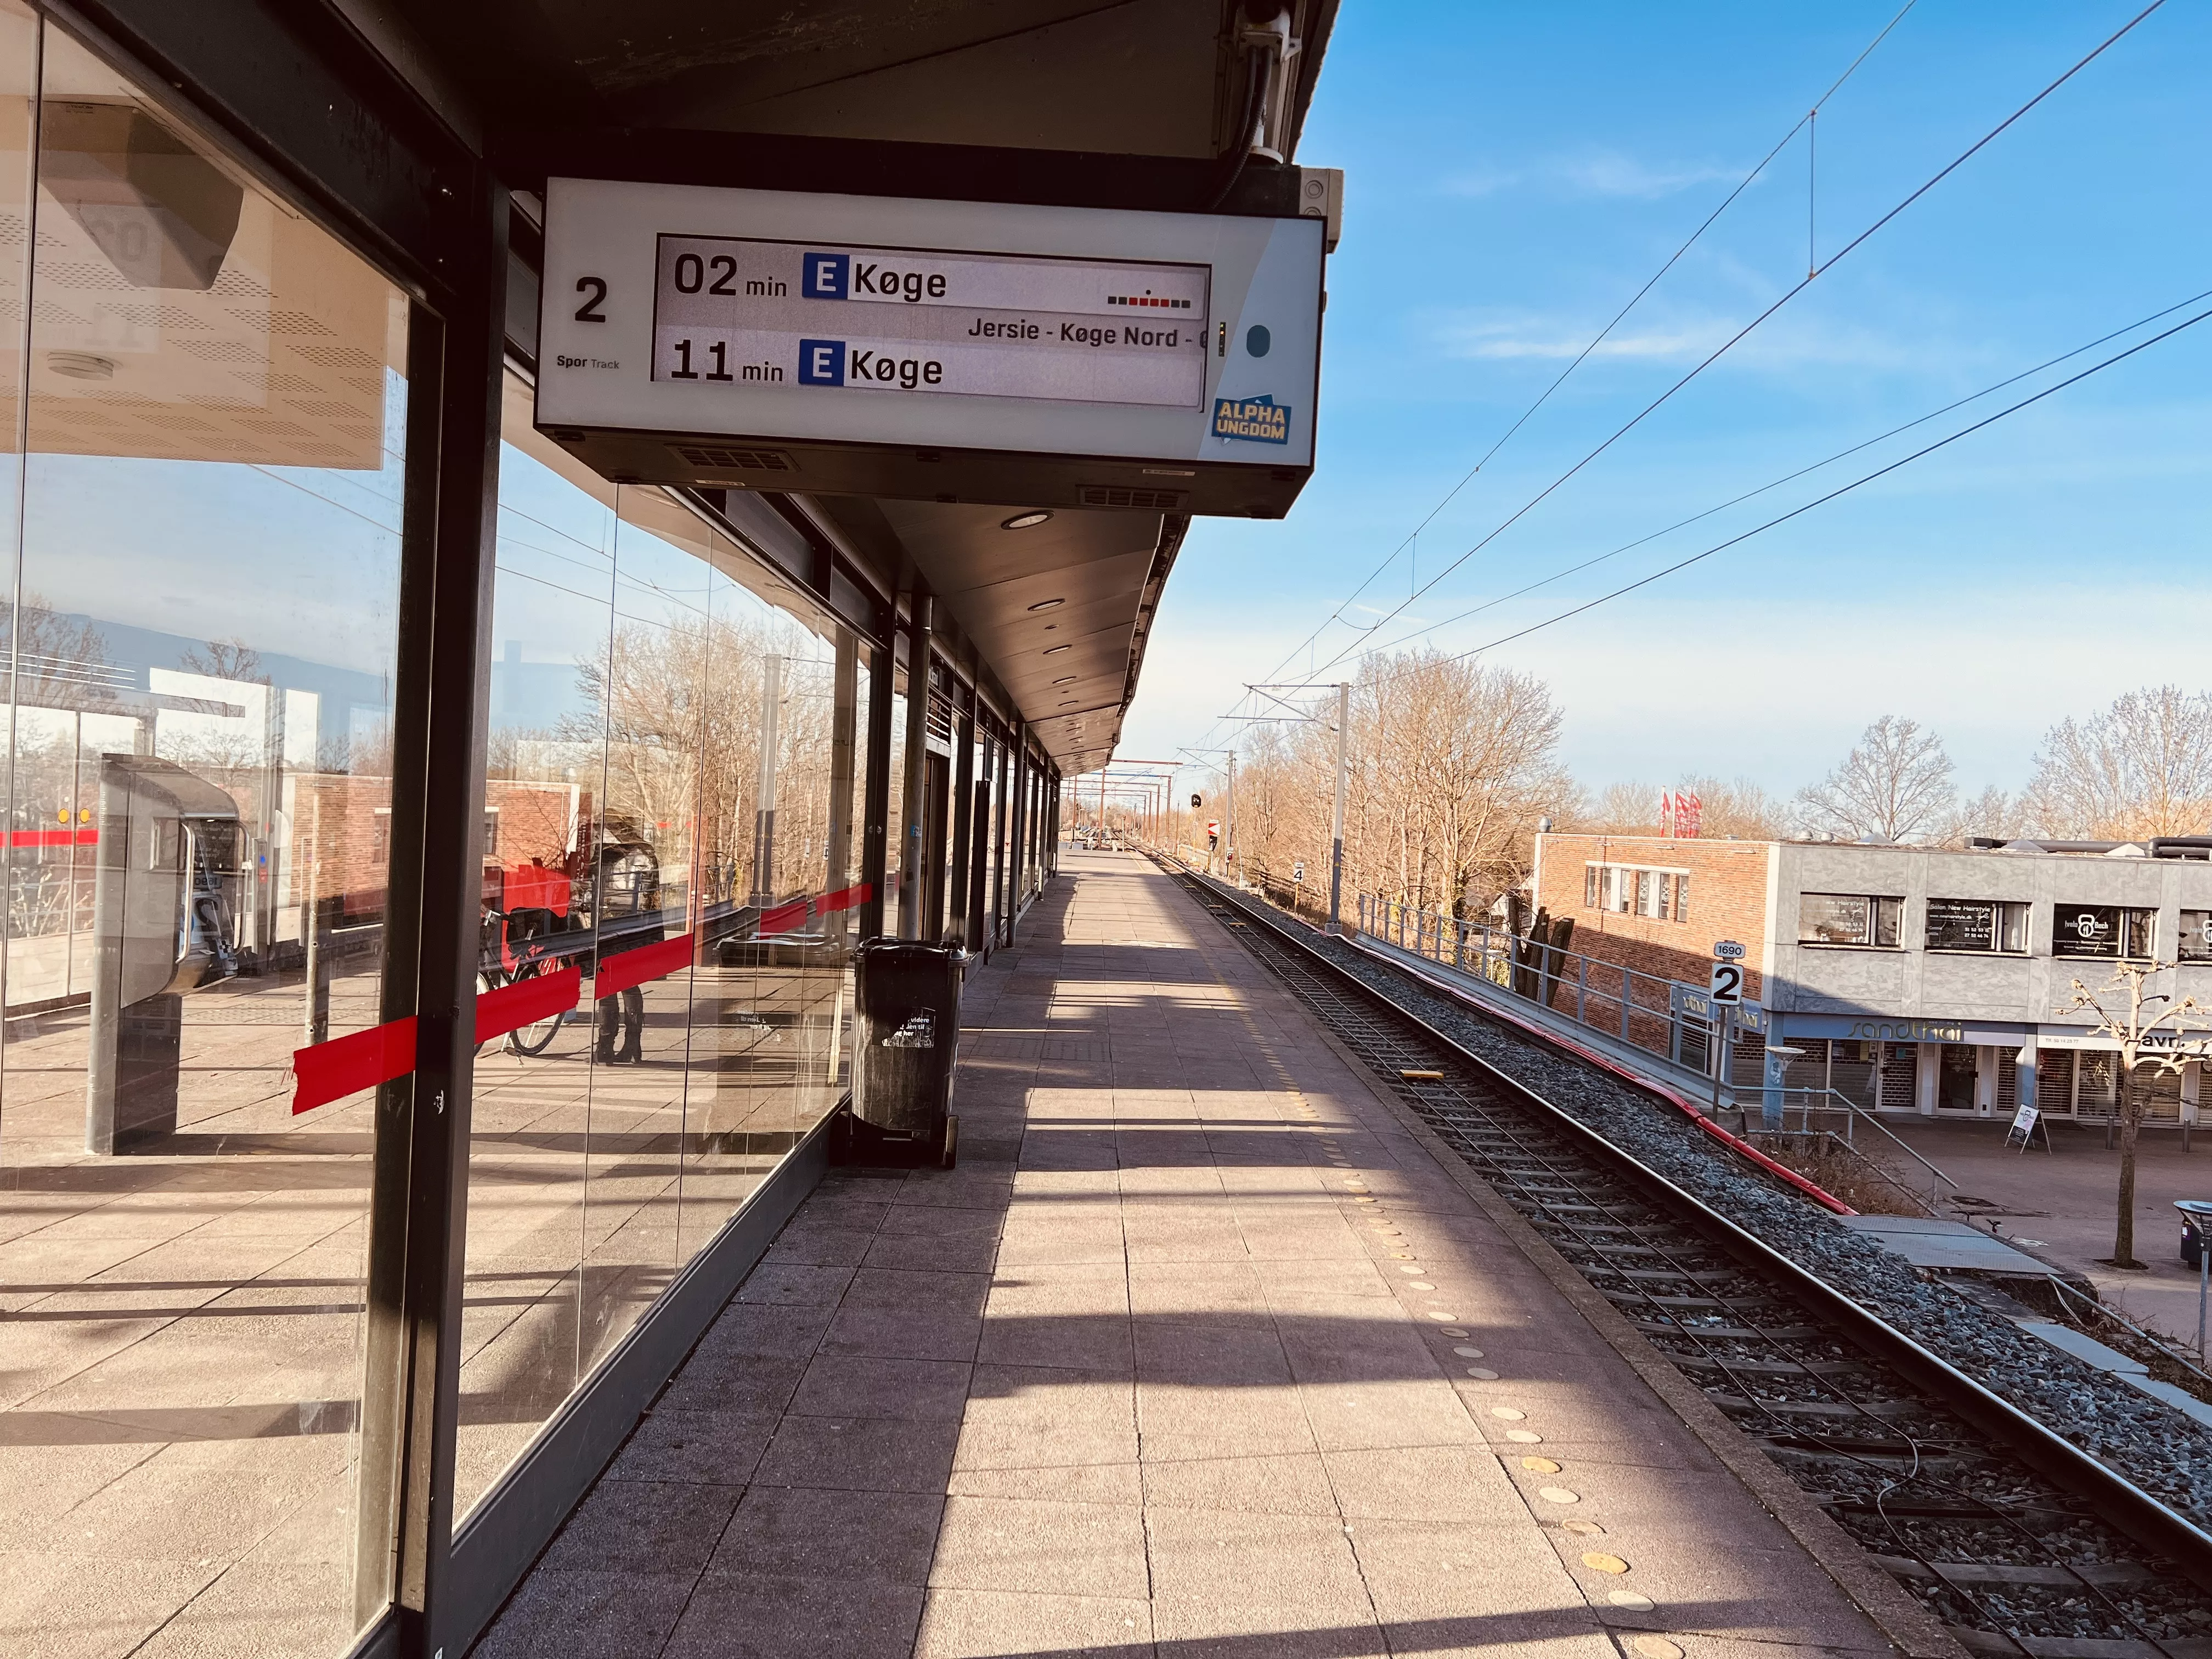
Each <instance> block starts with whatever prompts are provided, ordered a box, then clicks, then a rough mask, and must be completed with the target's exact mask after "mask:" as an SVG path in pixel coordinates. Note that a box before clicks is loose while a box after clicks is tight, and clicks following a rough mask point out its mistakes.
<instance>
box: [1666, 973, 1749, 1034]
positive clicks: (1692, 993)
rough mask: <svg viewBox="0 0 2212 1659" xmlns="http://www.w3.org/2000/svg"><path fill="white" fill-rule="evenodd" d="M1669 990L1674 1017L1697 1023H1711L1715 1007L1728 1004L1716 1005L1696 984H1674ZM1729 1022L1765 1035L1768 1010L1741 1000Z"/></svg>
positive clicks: (1734, 1025)
mask: <svg viewBox="0 0 2212 1659" xmlns="http://www.w3.org/2000/svg"><path fill="white" fill-rule="evenodd" d="M1716 1006H1726V1005H1716V1004H1715V1003H1714V1001H1713V1000H1712V998H1711V996H1710V995H1709V994H1707V993H1705V992H1704V991H1701V990H1699V988H1698V987H1696V986H1694V985H1672V986H1669V987H1668V1007H1669V1009H1670V1010H1671V1011H1672V1012H1673V1013H1674V1017H1675V1018H1678V1019H1684V1020H1689V1021H1691V1022H1692V1023H1694V1024H1702V1025H1710V1024H1712V1023H1713V1011H1714V1008H1715V1007H1716ZM1729 1024H1730V1025H1731V1026H1733V1027H1734V1028H1735V1030H1739V1031H1745V1032H1748V1033H1750V1034H1751V1035H1753V1036H1765V1035H1766V1031H1767V1018H1766V1010H1765V1009H1764V1008H1762V1007H1761V1006H1759V1004H1757V1003H1755V1002H1740V1003H1738V1004H1736V1005H1735V1011H1734V1013H1733V1015H1732V1017H1731V1018H1730V1019H1729Z"/></svg>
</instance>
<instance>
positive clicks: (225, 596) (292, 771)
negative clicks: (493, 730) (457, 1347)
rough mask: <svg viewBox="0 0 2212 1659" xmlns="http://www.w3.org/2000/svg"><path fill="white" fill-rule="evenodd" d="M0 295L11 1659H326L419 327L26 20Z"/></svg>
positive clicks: (338, 257) (358, 1344) (341, 1635)
mask: <svg viewBox="0 0 2212 1659" xmlns="http://www.w3.org/2000/svg"><path fill="white" fill-rule="evenodd" d="M34 79H35V82H36V86H35V93H36V103H35V107H34V104H33V92H34V84H33V83H34ZM34 115H35V120H34V119H33V117H34ZM34 131H35V132H36V133H37V134H38V136H39V137H38V153H37V155H36V156H35V157H33V156H32V155H30V154H29V153H28V146H29V142H30V136H31V134H32V133H33V132H34ZM34 179H35V182H33V180H34ZM26 301H27V302H28V307H29V315H28V318H27V327H26V319H25V316H24V307H25V304H26ZM0 312H4V313H5V320H6V328H5V330H4V335H5V340H6V343H5V345H4V346H3V347H0V387H4V398H5V402H6V404H7V418H6V422H5V425H4V427H0V432H4V434H5V438H4V441H5V442H6V443H7V444H8V446H9V447H10V448H11V449H12V448H13V447H14V445H15V434H16V432H17V431H18V416H19V414H20V416H21V430H22V432H23V433H24V434H25V436H26V443H25V449H26V451H27V453H23V454H20V455H18V454H12V453H11V454H9V455H8V456H7V457H6V458H5V464H4V465H0V477H4V479H5V484H4V490H5V494H6V496H7V501H6V502H5V505H4V507H0V524H4V525H5V526H6V527H7V528H6V534H7V535H8V537H9V543H8V544H7V546H6V548H5V557H6V561H7V564H8V567H9V568H8V572H7V578H6V586H5V588H4V590H0V592H4V608H5V612H6V631H5V636H4V642H5V648H6V650H7V653H8V657H7V665H8V669H9V678H8V690H9V698H10V704H11V708H10V711H9V714H10V718H9V746H8V751H7V760H8V766H7V777H6V788H7V820H6V832H7V881H8V885H7V903H6V908H5V939H4V957H0V960H4V986H5V992H4V997H5V1005H6V1006H5V1015H6V1018H5V1021H4V1024H0V1306H4V1308H5V1310H6V1314H5V1316H4V1317H0V1538H4V1540H5V1543H4V1546H0V1548H4V1552H5V1553H4V1556H0V1651H5V1652H9V1653H17V1652H21V1653H31V1652H40V1653H59V1652H64V1651H67V1652H79V1651H82V1652H102V1653H108V1652H112V1653H123V1652H132V1653H144V1654H156V1653H170V1652H186V1651H190V1652H222V1653H247V1652H252V1653H256V1654H271V1655H280V1654H328V1653H334V1652H337V1651H341V1650H343V1648H344V1647H345V1646H346V1644H348V1642H349V1639H350V1638H351V1635H352V1632H353V1630H354V1628H355V1622H356V1621H355V1616H354V1609H355V1598H354V1593H353V1586H352V1562H353V1553H354V1537H353V1524H354V1523H353V1508H354V1490H353V1489H354V1483H355V1464H356V1454H357V1446H356V1424H357V1422H358V1419H359V1415H360V1405H361V1398H362V1383H361V1379H362V1327H363V1313H362V1307H363V1300H364V1297H363V1271H364V1247H365V1243H366V1231H367V1211H368V1181H369V1151H370V1141H371V1133H372V1121H371V1119H372V1104H373V1100H372V1097H369V1096H368V1095H362V1096H360V1097H356V1098H355V1099H353V1100H351V1101H349V1102H346V1103H340V1104H338V1105H336V1106H333V1107H331V1109H328V1110H326V1111H325V1112H323V1113H321V1114H319V1115H317V1116H316V1117H314V1118H312V1119H298V1120H295V1118H294V1117H293V1115H291V1112H290V1110H289V1100H290V1094H291V1077H290V1068H291V1062H292V1054H293V1051H294V1050H295V1048H300V1047H301V1046H303V1045H304V1044H306V1043H308V1042H315V1041H319V1040H320V1039H322V1038H324V1037H327V1036H340V1035H343V1034H344V1033H346V1032H349V1031H353V1030H361V1029H363V1028H365V1027H367V1026H369V1025H373V1024H376V1023H377V1022H378V1020H379V1019H380V1018H381V1016H380V1012H379V999H380V990H381V984H382V972H383V962H382V956H383V945H384V935H385V920H386V918H385V904H386V858H387V846H388V841H389V835H388V832H389V829H390V823H389V817H388V810H389V805H390V801H391V768H392V760H391V756H392V707H393V704H392V693H393V680H394V674H395V668H396V642H397V641H396V634H397V600H398V575H399V548H400V536H399V522H400V497H401V482H402V475H403V471H404V458H403V456H402V453H401V449H402V446H403V440H404V409H405V401H406V386H405V384H404V380H403V378H402V370H403V368H404V362H405V356H404V353H405V339H406V335H405V331H406V318H407V311H406V307H405V305H404V301H403V299H402V296H401V295H399V294H398V292H397V291H396V290H395V289H393V288H392V286H391V285H390V284H389V283H387V282H386V281H385V280H384V279H383V278H382V277H381V276H380V275H379V274H378V273H377V272H376V271H375V270H373V269H371V268H370V267H369V266H368V264H365V263H363V262H362V260H361V259H360V258H357V257H356V256H355V255H354V254H353V253H351V252H349V251H348V250H347V249H346V248H344V247H343V246H341V245H340V244H339V243H338V242H337V241H336V240H333V239H332V238H331V236H329V235H328V234H325V232H324V231H322V230H321V229H319V228H317V227H316V226H315V225H314V224H313V223H312V222H309V221H307V219H305V218H303V217H302V216H301V214H300V213H299V212H298V211H297V210H295V208H294V207H292V206H291V205H290V204H288V203H286V202H284V201H282V200H280V199H278V198H277V197H274V196H272V195H270V194H269V193H267V192H266V191H263V190H262V189H260V188H258V187H257V186H256V185H254V184H253V183H252V181H251V180H250V179H249V178H248V177H247V175H246V174H245V173H243V172H242V171H241V170H240V168H239V167H237V166H236V165H235V164H234V162H233V161H231V160H230V159H229V158H228V156H226V155H220V154H217V153H216V152H214V151H213V150H211V149H209V148H208V147H206V146H205V145H204V144H203V143H200V142H199V141H197V139H196V138H194V137H192V136H191V133H190V132H189V131H187V129H185V127H184V126H182V125H179V123H178V122H177V121H176V120H175V118H173V116H172V115H170V114H169V113H167V112H165V111H164V109H163V108H162V106H161V105H160V104H159V103H158V102H157V101H156V100H155V99H154V97H153V96H152V94H151V93H150V92H149V90H148V89H146V88H140V87H138V86H136V85H134V84H132V83H131V82H129V81H128V80H126V79H125V78H124V77H122V76H119V75H118V74H117V73H116V72H115V71H113V70H110V69H109V68H107V67H106V65H105V64H103V63H102V62H100V60H99V59H98V58H94V56H93V55H92V54H91V53H90V52H88V51H86V50H85V49H84V48H83V47H82V46H79V45H78V44H77V43H76V42H75V41H73V40H71V39H70V37H69V36H68V35H67V34H66V33H64V32H63V31H62V30H61V29H60V28H58V27H53V26H51V25H49V26H46V27H44V28H43V29H41V28H40V26H39V25H38V24H37V23H35V22H34V21H33V19H32V17H31V16H30V15H28V14H27V12H25V11H24V10H23V9H21V7H20V6H17V5H15V4H12V3H9V4H4V5H0ZM23 339H27V343H28V353H27V357H26V356H25V355H24V354H23V353H22V352H21V350H20V349H18V342H19V340H23ZM19 507H20V517H19V512H18V508H19ZM19 523H20V526H21V532H20V544H18V542H17V540H16V536H17V526H18V524H19Z"/></svg>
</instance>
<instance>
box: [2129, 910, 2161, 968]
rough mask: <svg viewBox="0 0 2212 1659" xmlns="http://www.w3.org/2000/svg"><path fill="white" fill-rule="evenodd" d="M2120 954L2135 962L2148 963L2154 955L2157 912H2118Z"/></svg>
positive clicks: (2156, 936) (2156, 935)
mask: <svg viewBox="0 0 2212 1659" xmlns="http://www.w3.org/2000/svg"><path fill="white" fill-rule="evenodd" d="M2120 935H2121V938H2120V954H2121V955H2122V956H2124V957H2128V958H2130V960H2131V961H2136V962H2148V961H2149V960H2150V959H2151V958H2152V957H2153V956H2154V954H2155V953H2156V948H2157V940H2158V912H2157V911H2155V910H2123V911H2121V912H2120Z"/></svg>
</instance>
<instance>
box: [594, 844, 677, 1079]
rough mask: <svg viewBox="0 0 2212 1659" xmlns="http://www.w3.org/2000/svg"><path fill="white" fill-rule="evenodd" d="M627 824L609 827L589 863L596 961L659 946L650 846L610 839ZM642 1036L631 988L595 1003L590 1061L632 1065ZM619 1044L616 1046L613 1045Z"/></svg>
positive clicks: (638, 996)
mask: <svg viewBox="0 0 2212 1659" xmlns="http://www.w3.org/2000/svg"><path fill="white" fill-rule="evenodd" d="M627 829H629V826H628V825H627V824H623V823H619V822H614V823H609V824H608V825H607V830H608V833H609V836H610V839H608V840H606V841H604V842H602V843H601V845H600V848H599V857H598V859H597V860H595V862H596V863H597V865H598V866H599V879H598V882H597V891H596V893H595V895H594V897H595V900H596V902H597V908H598V913H599V914H598V915H597V917H596V920H597V921H598V923H599V962H600V963H602V964H604V963H605V962H606V961H607V960H608V959H609V958H610V957H616V956H619V955H620V954H621V953H622V952H623V951H635V950H636V949H637V948H638V947H639V946H640V945H658V944H659V943H660V940H661V937H662V933H663V929H662V928H661V927H660V926H659V911H660V864H659V860H657V859H656V858H654V857H653V848H651V847H650V846H648V845H647V844H645V843H644V842H642V840H639V841H614V840H612V839H611V836H613V835H615V834H618V833H620V832H622V831H623V830H627ZM644 1035H645V993H644V992H643V991H641V990H640V989H639V988H638V987H636V986H635V985H633V986H631V987H629V989H627V990H624V991H618V992H617V993H616V994H614V995H612V996H605V997H601V998H600V999H599V1042H598V1044H597V1046H596V1047H595V1048H593V1050H592V1054H593V1057H594V1058H595V1059H597V1060H599V1061H600V1062H601V1063H602V1064H605V1065H608V1066H634V1065H635V1064H637V1063H638V1062H639V1061H640V1060H642V1059H643V1058H644V1057H645V1056H644V1051H643V1048H642V1047H641V1043H642V1040H643V1038H644ZM617 1045H619V1046H617Z"/></svg>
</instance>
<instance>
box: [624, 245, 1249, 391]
mask: <svg viewBox="0 0 2212 1659" xmlns="http://www.w3.org/2000/svg"><path fill="white" fill-rule="evenodd" d="M656 264H657V270H656V274H655V280H654V286H653V379H654V380H668V381H684V380H691V381H697V382H700V383H702V384H704V385H709V386H711V385H714V384H718V383H719V384H722V385H726V386H736V385H740V384H742V385H744V386H750V387H753V388H756V389H758V388H763V387H769V386H793V387H796V386H843V387H849V388H853V389H855V390H858V389H866V390H871V391H875V390H896V391H900V392H951V393H965V394H968V395H969V396H972V397H984V398H1051V399H1054V400H1055V401H1059V402H1066V403H1092V404H1147V405H1151V406H1153V407H1157V408H1164V409H1196V408H1197V407H1199V405H1200V404H1201V403H1202V402H1203V401H1204V400H1205V397H1206V288H1207V278H1208V276H1210V275H1211V272H1210V271H1209V270H1208V268H1207V267H1206V266H1204V265H1181V264H1133V263H1114V264H1109V263H1106V262H1103V261H1100V260H1091V259H1059V258H1018V257H1008V256H1005V255H997V256H975V255H964V254H957V253H945V252H935V251H930V250H921V249H912V248H870V247H834V246H833V247H823V246H808V245H807V244H805V243H801V242H771V241H754V240H741V239H738V238H736V237H711V236H669V235H664V236H662V237H660V238H659V251H658V256H657V261H656Z"/></svg>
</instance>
